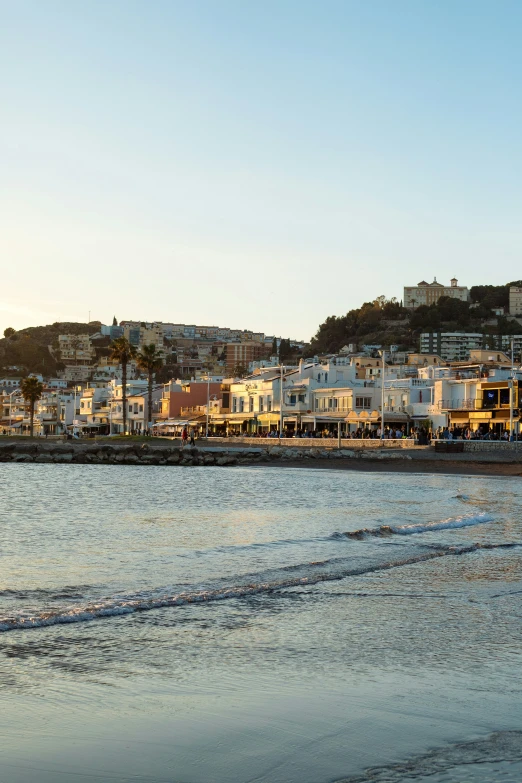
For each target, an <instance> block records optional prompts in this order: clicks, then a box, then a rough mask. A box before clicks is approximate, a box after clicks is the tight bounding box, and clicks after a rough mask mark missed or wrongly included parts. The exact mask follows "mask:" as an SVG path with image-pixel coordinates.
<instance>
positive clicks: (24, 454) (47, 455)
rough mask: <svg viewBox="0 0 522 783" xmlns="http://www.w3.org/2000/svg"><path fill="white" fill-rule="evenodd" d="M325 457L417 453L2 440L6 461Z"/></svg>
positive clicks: (0, 452) (222, 462) (224, 462)
mask: <svg viewBox="0 0 522 783" xmlns="http://www.w3.org/2000/svg"><path fill="white" fill-rule="evenodd" d="M325 459H357V460H360V459H372V460H380V459H387V460H389V459H408V460H411V456H409V455H405V454H402V453H397V454H395V453H390V452H387V453H386V454H382V453H380V452H377V453H375V452H374V451H372V453H368V452H364V451H363V452H361V451H360V450H358V451H355V450H354V451H352V450H350V449H321V448H317V447H316V448H313V449H311V448H304V449H299V448H295V447H293V448H285V447H284V446H278V445H274V446H263V447H255V448H254V447H252V448H249V447H246V448H245V447H240V446H234V445H232V444H231V446H210V445H204V446H200V445H198V446H193V447H186V448H184V449H181V448H180V447H179V445H172V444H171V441H166V442H165V441H153V440H151V441H150V442H145V443H136V442H128V443H125V442H119V443H105V442H103V441H102V442H96V441H85V442H74V441H73V442H71V441H66V442H62V443H60V442H56V441H47V440H37V439H34V440H27V441H15V440H6V441H4V442H0V462H37V463H56V464H67V463H79V464H93V465H102V464H113V465H165V466H174V465H185V466H189V465H193V466H196V465H198V466H201V465H219V466H223V467H226V466H231V465H238V464H250V465H251V464H256V463H270V462H279V461H286V462H288V461H293V462H295V461H302V460H310V461H312V460H325Z"/></svg>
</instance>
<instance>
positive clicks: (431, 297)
mask: <svg viewBox="0 0 522 783" xmlns="http://www.w3.org/2000/svg"><path fill="white" fill-rule="evenodd" d="M441 296H450V297H451V298H452V299H460V300H461V301H462V302H469V289H468V288H467V287H466V286H462V285H459V281H458V280H457V278H456V277H453V278H452V279H451V280H450V285H449V286H444V285H442V283H437V278H436V277H435V278H433V283H427V282H426V281H425V280H421V281H420V283H417V285H415V286H405V287H404V307H411V308H412V309H415V308H417V307H420V306H421V305H431V304H435V303H436V302H438V301H439V299H440V298H441Z"/></svg>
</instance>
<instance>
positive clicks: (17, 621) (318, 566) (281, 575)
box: [0, 543, 522, 632]
mask: <svg viewBox="0 0 522 783" xmlns="http://www.w3.org/2000/svg"><path fill="white" fill-rule="evenodd" d="M518 545H519V544H516V543H506V544H472V545H470V546H463V547H455V546H448V547H441V548H439V549H429V550H428V551H423V552H422V553H421V554H417V555H414V556H410V557H406V558H403V559H397V560H393V561H385V562H380V563H374V564H367V563H366V564H363V565H361V566H360V567H355V568H354V567H353V565H352V566H351V567H350V566H349V564H348V561H347V560H346V558H337V559H335V560H325V561H320V562H313V563H303V564H301V565H296V566H288V567H286V568H282V569H278V570H277V571H274V572H271V577H272V578H270V577H269V578H267V576H269V575H268V574H267V572H265V573H264V574H250V575H248V576H246V577H243V581H242V582H239V581H238V583H237V584H234V585H226V586H221V587H216V588H211V589H208V588H207V589H193V590H183V591H172V592H169V590H168V589H167V588H163V589H157V590H154V591H151V592H148V593H146V592H142V593H136V594H134V595H125V596H122V595H120V596H113V597H110V598H105V599H103V600H100V601H93V602H89V603H85V604H83V605H75V606H72V607H67V608H64V609H56V610H47V611H41V612H38V613H35V614H34V615H28V614H13V615H11V616H4V617H0V632H6V631H16V630H24V629H32V628H44V627H48V626H54V625H66V624H70V623H81V622H88V621H92V620H97V619H101V618H105V617H116V616H119V615H127V614H133V613H136V612H145V611H150V610H152V609H161V608H164V607H179V606H188V605H192V604H200V603H212V602H215V601H226V600H230V599H234V598H236V599H237V598H247V597H249V596H255V595H259V594H263V593H273V592H276V591H279V590H285V589H289V588H293V587H307V586H311V585H315V584H319V583H320V582H329V581H335V580H340V579H345V578H346V577H350V576H360V575H362V574H367V573H372V572H376V571H386V570H389V569H392V568H400V567H402V566H407V565H413V564H415V563H421V562H424V561H428V560H433V559H435V558H438V557H448V556H459V555H465V554H468V553H471V552H476V551H478V550H481V549H505V548H511V547H515V546H518ZM520 546H522V544H520Z"/></svg>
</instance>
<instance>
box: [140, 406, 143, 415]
mask: <svg viewBox="0 0 522 783" xmlns="http://www.w3.org/2000/svg"><path fill="white" fill-rule="evenodd" d="M140 413H143V405H140Z"/></svg>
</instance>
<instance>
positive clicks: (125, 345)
mask: <svg viewBox="0 0 522 783" xmlns="http://www.w3.org/2000/svg"><path fill="white" fill-rule="evenodd" d="M135 356H136V348H135V347H134V345H131V343H130V342H129V341H128V340H127V338H126V337H117V338H116V340H114V341H113V342H112V343H111V359H113V360H114V361H116V362H118V363H119V364H121V399H122V406H123V434H124V435H125V434H126V433H127V365H128V363H129V362H130V361H132V359H134V358H135Z"/></svg>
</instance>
